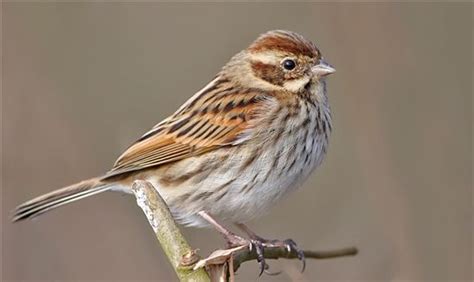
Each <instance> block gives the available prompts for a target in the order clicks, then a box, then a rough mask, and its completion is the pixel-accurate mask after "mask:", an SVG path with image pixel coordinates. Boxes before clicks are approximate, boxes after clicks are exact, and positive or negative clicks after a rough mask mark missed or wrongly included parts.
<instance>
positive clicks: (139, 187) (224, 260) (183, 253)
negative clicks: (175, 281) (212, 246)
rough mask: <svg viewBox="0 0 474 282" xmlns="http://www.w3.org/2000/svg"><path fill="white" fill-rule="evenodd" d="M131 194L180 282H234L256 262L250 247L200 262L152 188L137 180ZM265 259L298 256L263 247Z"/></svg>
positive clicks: (321, 254)
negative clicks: (245, 265)
mask: <svg viewBox="0 0 474 282" xmlns="http://www.w3.org/2000/svg"><path fill="white" fill-rule="evenodd" d="M132 190H133V193H134V194H135V197H136V198H137V204H138V205H139V206H140V208H141V209H142V210H143V212H144V213H145V215H146V217H147V219H148V222H149V223H150V225H151V227H152V228H153V231H155V234H156V237H157V238H158V240H159V242H160V244H161V247H162V248H163V250H164V251H165V254H166V256H167V257H168V260H169V261H170V263H171V265H172V266H173V269H174V270H175V272H176V274H177V276H178V278H179V280H180V281H206V282H207V281H226V280H230V281H233V278H234V277H233V273H229V272H235V271H237V269H238V268H239V267H240V265H241V264H242V263H244V262H246V261H250V260H256V259H257V253H256V251H255V248H254V249H252V250H250V248H249V246H239V247H235V248H232V249H226V250H216V251H214V252H213V253H212V254H211V255H210V256H209V257H207V258H205V259H202V260H199V257H198V256H197V255H196V254H195V252H194V251H193V250H192V249H191V248H190V246H189V244H188V243H187V242H186V240H185V239H184V237H183V235H182V234H181V232H180V230H179V229H178V227H177V226H176V223H175V221H174V219H173V216H172V215H171V213H170V211H169V209H168V206H167V205H166V203H165V201H164V200H163V199H162V198H161V196H160V195H159V193H158V192H157V191H156V189H155V188H154V187H153V186H152V184H151V183H149V182H147V181H139V180H137V181H135V182H134V183H133V186H132ZM357 252H358V251H357V249H356V248H354V247H351V248H344V249H338V250H332V251H304V255H305V257H306V258H307V259H326V258H336V257H343V256H354V255H356V254H357ZM264 257H265V258H266V259H279V258H286V259H295V258H298V254H297V253H296V251H295V250H293V249H291V250H290V249H288V248H286V247H285V246H276V245H265V244H264ZM229 264H232V265H229ZM206 271H207V272H206ZM229 275H230V276H229Z"/></svg>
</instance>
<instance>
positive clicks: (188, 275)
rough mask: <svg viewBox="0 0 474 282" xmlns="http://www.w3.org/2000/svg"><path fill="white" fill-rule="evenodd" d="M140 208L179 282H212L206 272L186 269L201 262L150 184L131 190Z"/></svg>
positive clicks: (138, 184)
mask: <svg viewBox="0 0 474 282" xmlns="http://www.w3.org/2000/svg"><path fill="white" fill-rule="evenodd" d="M132 190H133V193H134V194H135V197H136V198H137V204H138V206H140V208H141V209H142V210H143V212H144V213H145V215H146V217H147V218H148V222H149V223H150V225H151V227H152V228H153V231H155V234H156V237H157V238H158V241H159V242H160V244H161V247H162V248H163V250H164V252H165V254H166V256H167V257H168V260H169V262H170V263H171V265H172V266H173V269H174V271H175V272H176V274H177V276H178V278H179V280H180V281H210V280H209V276H208V274H207V273H206V271H205V270H204V269H197V270H193V269H192V268H190V267H186V266H185V265H183V261H186V264H189V265H192V264H193V263H195V262H196V261H197V260H198V258H197V256H196V255H195V252H194V251H193V250H192V249H191V247H190V246H189V244H188V243H187V242H186V240H185V239H184V237H183V235H182V234H181V232H180V230H179V229H178V227H177V226H176V223H175V221H174V219H173V216H172V215H171V213H170V211H169V209H168V206H167V205H166V203H165V202H164V200H163V199H162V198H161V196H160V195H159V193H158V192H157V191H156V189H155V188H154V187H153V186H152V185H151V184H150V183H149V182H147V181H138V180H137V181H135V182H134V183H133V186H132Z"/></svg>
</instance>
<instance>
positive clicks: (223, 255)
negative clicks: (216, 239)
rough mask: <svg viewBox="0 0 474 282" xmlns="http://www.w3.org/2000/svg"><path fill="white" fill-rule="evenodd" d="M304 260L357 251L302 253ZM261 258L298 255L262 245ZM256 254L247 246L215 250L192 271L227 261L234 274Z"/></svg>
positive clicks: (348, 254)
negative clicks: (230, 263)
mask: <svg viewBox="0 0 474 282" xmlns="http://www.w3.org/2000/svg"><path fill="white" fill-rule="evenodd" d="M303 252H304V255H305V258H306V259H328V258H337V257H345V256H355V255H356V254H357V253H358V250H357V249H356V248H355V247H349V248H343V249H337V250H330V251H308V250H305V251H303ZM263 256H264V258H265V259H279V258H285V259H297V258H298V254H297V253H296V251H295V250H293V249H292V250H289V249H288V248H286V247H284V246H274V245H272V246H270V245H264V251H263ZM256 259H257V252H256V251H255V249H253V250H250V249H249V247H248V246H240V247H236V248H232V249H226V250H216V251H214V252H213V253H212V254H211V255H210V256H209V257H207V258H205V259H202V260H200V261H199V262H197V263H196V265H195V266H194V269H198V268H200V267H204V266H206V267H209V266H217V265H223V264H225V263H226V262H228V261H232V262H233V269H234V272H235V271H237V269H238V268H239V267H240V265H241V264H242V263H244V262H246V261H250V260H256Z"/></svg>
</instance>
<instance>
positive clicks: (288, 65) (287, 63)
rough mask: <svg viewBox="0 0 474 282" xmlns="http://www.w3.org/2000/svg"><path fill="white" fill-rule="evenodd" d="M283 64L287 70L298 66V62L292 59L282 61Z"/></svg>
mask: <svg viewBox="0 0 474 282" xmlns="http://www.w3.org/2000/svg"><path fill="white" fill-rule="evenodd" d="M282 66H283V68H284V69H285V70H292V69H294V68H295V67H296V63H295V61H294V60H292V59H285V60H284V61H283V63H282Z"/></svg>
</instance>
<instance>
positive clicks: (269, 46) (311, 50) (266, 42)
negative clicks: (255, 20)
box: [248, 32, 319, 57]
mask: <svg viewBox="0 0 474 282" xmlns="http://www.w3.org/2000/svg"><path fill="white" fill-rule="evenodd" d="M248 50H249V51H250V52H262V51H268V50H279V51H281V52H285V53H291V54H295V55H304V56H308V57H318V56H319V50H318V49H317V48H316V46H315V45H314V44H313V43H312V42H311V41H308V40H306V39H304V38H303V37H301V36H300V35H298V34H296V33H292V32H269V33H266V34H264V35H262V36H260V37H259V38H258V39H257V40H256V41H255V42H254V43H252V45H250V47H249V48H248Z"/></svg>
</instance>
